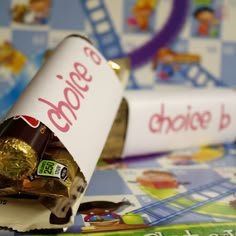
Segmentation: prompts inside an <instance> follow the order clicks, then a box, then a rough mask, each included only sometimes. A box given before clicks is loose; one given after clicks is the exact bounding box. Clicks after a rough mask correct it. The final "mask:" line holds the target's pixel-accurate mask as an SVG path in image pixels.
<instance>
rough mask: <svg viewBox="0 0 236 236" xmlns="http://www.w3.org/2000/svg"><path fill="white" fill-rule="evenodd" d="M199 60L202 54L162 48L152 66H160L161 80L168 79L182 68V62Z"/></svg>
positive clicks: (159, 75) (196, 61) (197, 61)
mask: <svg viewBox="0 0 236 236" xmlns="http://www.w3.org/2000/svg"><path fill="white" fill-rule="evenodd" d="M199 62H200V56H199V55H197V54H190V53H176V52H174V51H173V50H171V49H169V48H161V49H160V50H158V51H157V53H156V55H155V57H154V59H153V61H152V63H153V64H152V67H153V69H157V67H158V78H159V79H160V80H167V79H169V78H171V77H172V76H173V75H174V74H175V72H176V71H178V70H180V68H181V65H182V64H186V63H199Z"/></svg>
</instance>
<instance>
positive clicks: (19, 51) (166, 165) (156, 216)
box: [0, 0, 236, 236]
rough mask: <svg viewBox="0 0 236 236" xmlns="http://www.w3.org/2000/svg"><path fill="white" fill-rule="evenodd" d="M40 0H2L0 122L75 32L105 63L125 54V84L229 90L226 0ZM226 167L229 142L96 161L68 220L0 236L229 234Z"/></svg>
mask: <svg viewBox="0 0 236 236" xmlns="http://www.w3.org/2000/svg"><path fill="white" fill-rule="evenodd" d="M39 2H40V0H38V1H34V0H10V1H9V0H1V8H0V119H2V118H3V117H4V115H5V114H6V112H7V111H8V110H9V109H10V108H11V106H12V104H13V103H14V102H15V101H16V99H17V98H18V97H19V96H20V94H21V93H22V91H23V90H24V88H25V87H26V86H27V84H28V83H29V82H30V81H31V79H32V77H33V76H34V74H35V73H36V72H37V70H38V69H39V68H40V66H41V65H42V64H43V63H44V62H45V59H46V58H47V56H48V55H50V53H51V51H52V50H53V49H54V48H55V46H56V45H57V44H58V43H59V42H60V41H61V40H62V39H63V38H64V37H66V36H67V35H69V34H75V33H79V34H85V35H87V36H88V37H89V38H90V39H91V41H92V43H93V44H94V45H95V46H96V47H97V48H98V49H99V50H100V51H101V53H102V54H103V55H104V56H105V57H106V58H107V59H114V58H128V59H129V60H130V71H131V76H130V78H129V83H128V85H127V89H143V88H145V89H146V88H147V89H155V88H156V87H158V86H161V85H175V86H176V85H177V86H178V85H181V86H182V85H186V86H194V87H207V86H227V87H232V88H235V86H236V80H235V78H234V67H235V66H236V28H235V27H234V25H235V24H234V22H235V20H236V14H235V13H236V1H235V0H191V1H189V0H116V1H109V0H87V1H85V0H70V1H65V0H41V5H40V4H39ZM37 4H39V5H37ZM62 13H63V17H62ZM64 15H65V17H64ZM204 19H205V20H204ZM235 163H236V156H235V147H232V146H228V145H220V146H215V147H199V148H195V149H186V150H179V151H173V152H169V153H164V154H158V155H153V156H148V157H147V156H146V157H145V158H131V159H127V160H126V161H122V162H121V161H112V162H109V163H107V162H102V161H101V162H99V163H98V166H97V169H96V171H95V173H94V175H93V178H92V181H91V183H90V185H89V187H88V189H87V192H86V194H85V197H84V199H83V202H82V204H81V208H80V209H79V211H78V214H77V216H76V219H75V223H74V225H73V226H71V227H69V228H68V229H64V230H62V229H59V230H54V231H35V232H29V233H24V234H22V233H17V232H13V231H9V230H5V229H2V230H1V231H0V234H1V235H10V236H11V235H12V236H15V235H17V236H18V235H35V234H37V235H40V234H41V233H42V234H45V233H50V234H61V235H66V234H72V235H74V234H81V235H87V234H88V235H131V234H134V235H149V236H150V235H152V236H153V235H154V236H166V235H168V236H187V235H193V236H203V235H204V236H208V235H211V236H219V235H224V236H234V235H236V224H235V219H236V196H235V192H236V184H235V183H236V179H235V178H236V177H235V176H236V167H235V166H236V165H235ZM0 204H1V205H3V206H4V204H7V202H6V201H5V200H2V199H0ZM105 232H106V233H105Z"/></svg>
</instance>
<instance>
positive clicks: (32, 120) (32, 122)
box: [13, 116, 40, 128]
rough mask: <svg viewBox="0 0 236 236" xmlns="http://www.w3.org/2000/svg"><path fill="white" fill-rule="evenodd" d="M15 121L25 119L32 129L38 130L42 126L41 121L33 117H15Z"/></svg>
mask: <svg viewBox="0 0 236 236" xmlns="http://www.w3.org/2000/svg"><path fill="white" fill-rule="evenodd" d="M13 119H14V120H17V119H23V120H24V121H25V122H26V123H27V124H28V125H30V126H31V127H32V128H37V127H38V126H39V124H40V121H39V120H36V119H35V118H33V117H31V116H15V117H14V118H13Z"/></svg>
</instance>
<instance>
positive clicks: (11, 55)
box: [0, 41, 27, 75]
mask: <svg viewBox="0 0 236 236" xmlns="http://www.w3.org/2000/svg"><path fill="white" fill-rule="evenodd" d="M26 61H27V58H26V56H25V55H23V54H22V53H21V52H20V51H18V50H17V49H15V48H14V47H13V46H12V44H11V43H10V42H7V41H6V42H4V43H3V44H1V45H0V65H1V67H5V68H6V69H8V70H9V71H10V72H11V73H12V74H14V75H18V74H19V73H20V72H21V70H22V68H23V66H24V65H25V63H26Z"/></svg>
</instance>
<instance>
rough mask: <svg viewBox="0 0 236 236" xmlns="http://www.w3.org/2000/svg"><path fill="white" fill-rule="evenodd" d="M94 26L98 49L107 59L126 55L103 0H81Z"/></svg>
mask: <svg viewBox="0 0 236 236" xmlns="http://www.w3.org/2000/svg"><path fill="white" fill-rule="evenodd" d="M79 2H80V3H81V6H82V7H83V10H84V12H85V15H86V17H87V19H88V20H89V23H90V25H91V27H92V30H93V34H94V36H95V40H96V41H97V45H98V49H99V50H100V51H101V52H102V53H103V55H104V56H105V57H106V58H107V59H112V58H119V57H124V56H125V53H124V52H123V49H122V47H121V44H120V40H119V37H118V35H117V33H116V32H115V27H114V25H113V23H112V19H111V17H110V15H109V13H108V10H107V8H106V6H105V4H104V1H103V0H81V1H79Z"/></svg>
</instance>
